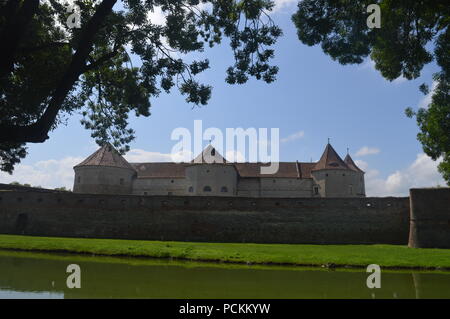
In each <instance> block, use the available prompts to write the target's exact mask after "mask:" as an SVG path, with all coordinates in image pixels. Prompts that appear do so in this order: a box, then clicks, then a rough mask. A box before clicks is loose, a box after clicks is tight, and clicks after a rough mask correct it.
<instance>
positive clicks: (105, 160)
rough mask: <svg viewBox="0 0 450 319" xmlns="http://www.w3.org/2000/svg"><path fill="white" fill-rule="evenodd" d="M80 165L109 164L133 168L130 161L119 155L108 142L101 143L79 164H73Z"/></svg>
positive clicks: (110, 165)
mask: <svg viewBox="0 0 450 319" xmlns="http://www.w3.org/2000/svg"><path fill="white" fill-rule="evenodd" d="M80 166H109V167H121V168H129V169H132V170H134V168H133V166H131V165H130V163H128V162H127V161H126V159H124V158H123V157H122V155H120V154H119V152H117V150H116V149H115V148H114V147H113V146H112V145H111V144H109V143H106V144H105V145H103V146H102V147H101V148H100V149H98V150H97V151H96V152H94V153H93V154H91V155H90V156H89V157H88V158H86V159H85V160H84V161H82V162H81V163H80V164H78V165H75V167H80Z"/></svg>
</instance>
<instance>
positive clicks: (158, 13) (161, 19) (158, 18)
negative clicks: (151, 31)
mask: <svg viewBox="0 0 450 319" xmlns="http://www.w3.org/2000/svg"><path fill="white" fill-rule="evenodd" d="M147 19H148V20H149V21H150V22H151V23H153V24H157V25H164V24H166V15H165V14H164V12H163V11H162V9H161V7H155V8H154V10H153V11H149V12H148V13H147Z"/></svg>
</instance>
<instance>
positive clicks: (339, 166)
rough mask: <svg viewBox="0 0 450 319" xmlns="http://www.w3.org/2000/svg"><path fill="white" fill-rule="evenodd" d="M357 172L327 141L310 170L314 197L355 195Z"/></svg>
mask: <svg viewBox="0 0 450 319" xmlns="http://www.w3.org/2000/svg"><path fill="white" fill-rule="evenodd" d="M353 164H354V163H353ZM355 167H356V165H355ZM358 169H359V168H358ZM358 174H359V173H357V172H356V171H354V170H352V169H351V168H350V167H349V166H348V165H347V163H345V161H343V160H342V158H341V157H340V156H339V155H338V153H337V152H336V151H335V150H334V148H333V147H332V146H331V144H330V143H328V144H327V146H326V147H325V150H324V152H323V154H322V156H321V157H320V160H319V161H318V162H317V163H316V165H314V167H313V168H312V170H311V176H312V178H313V180H314V185H313V188H314V190H313V194H314V196H315V197H357V195H356V192H355V188H356V186H355V185H354V182H355V180H356V179H357V175H358Z"/></svg>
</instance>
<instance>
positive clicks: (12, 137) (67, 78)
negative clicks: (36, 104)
mask: <svg viewBox="0 0 450 319" xmlns="http://www.w3.org/2000/svg"><path fill="white" fill-rule="evenodd" d="M33 1H34V0H33ZM27 2H28V1H27ZM30 2H31V1H30ZM116 2H117V0H104V1H103V2H102V3H101V4H100V5H99V6H98V8H97V10H96V12H95V13H94V15H93V16H92V18H91V19H90V20H89V22H88V23H87V25H86V27H85V28H84V30H83V32H82V35H81V37H80V42H79V46H78V48H77V51H76V52H75V54H74V55H73V57H72V61H71V63H70V65H69V67H68V68H67V70H66V72H65V73H64V75H63V77H62V79H61V80H60V82H59V85H58V87H57V88H56V89H55V91H54V93H53V95H52V97H51V99H50V102H49V104H48V107H47V109H46V110H45V112H44V113H43V114H42V116H41V118H40V119H39V120H37V121H36V122H35V123H33V124H30V125H26V126H17V125H0V143H2V142H18V143H25V142H32V143H42V142H44V141H45V140H47V139H48V135H47V134H48V132H49V130H50V129H51V127H52V125H53V123H54V122H55V119H56V116H57V115H58V112H59V110H60V109H61V106H62V103H63V102H64V99H65V98H66V96H67V94H68V93H69V92H70V90H71V89H72V87H73V85H74V84H75V82H76V81H77V80H78V77H79V76H80V75H81V74H82V73H83V70H84V67H85V65H86V60H87V58H88V56H89V54H90V52H91V51H92V45H93V42H94V38H95V35H96V34H97V32H98V30H99V29H100V28H101V26H102V22H103V21H104V19H105V17H106V16H107V15H108V14H110V13H111V12H112V8H113V6H114V4H115V3H116Z"/></svg>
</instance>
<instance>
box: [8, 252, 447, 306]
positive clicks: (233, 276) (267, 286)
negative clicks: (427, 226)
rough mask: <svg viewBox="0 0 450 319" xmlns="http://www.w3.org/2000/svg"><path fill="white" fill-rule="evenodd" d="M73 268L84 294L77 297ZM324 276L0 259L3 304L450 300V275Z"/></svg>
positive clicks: (68, 258) (78, 259)
mask: <svg viewBox="0 0 450 319" xmlns="http://www.w3.org/2000/svg"><path fill="white" fill-rule="evenodd" d="M69 264H78V265H79V266H80V267H81V288H80V289H76V288H74V289H69V288H67V286H66V279H67V276H68V275H69V274H67V273H66V268H67V266H68V265H69ZM368 275H369V274H368V273H366V272H365V271H364V270H323V269H311V268H298V267H297V268H295V267H258V266H240V265H239V266H237V265H225V264H209V263H192V262H174V261H169V260H149V259H128V258H109V257H89V256H77V255H53V254H35V253H22V252H9V251H0V298H377V299H378V298H450V273H444V272H418V271H383V270H382V273H381V288H379V289H369V288H367V286H366V279H367V276H368Z"/></svg>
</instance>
